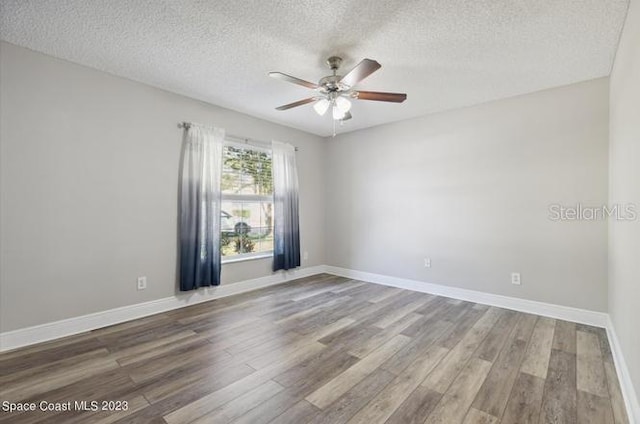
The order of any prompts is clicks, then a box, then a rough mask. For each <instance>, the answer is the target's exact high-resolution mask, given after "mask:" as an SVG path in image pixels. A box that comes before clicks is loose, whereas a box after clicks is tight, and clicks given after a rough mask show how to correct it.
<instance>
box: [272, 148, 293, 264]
mask: <svg viewBox="0 0 640 424" xmlns="http://www.w3.org/2000/svg"><path fill="white" fill-rule="evenodd" d="M272 149H273V151H272V158H271V160H272V174H273V201H274V205H273V209H274V221H273V226H274V229H273V234H274V240H273V270H274V271H277V270H279V269H291V268H295V267H298V266H300V223H299V218H298V170H297V168H296V152H295V148H294V147H293V146H291V145H290V144H286V143H280V142H278V141H273V142H272Z"/></svg>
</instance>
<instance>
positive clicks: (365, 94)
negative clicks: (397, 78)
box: [356, 91, 407, 103]
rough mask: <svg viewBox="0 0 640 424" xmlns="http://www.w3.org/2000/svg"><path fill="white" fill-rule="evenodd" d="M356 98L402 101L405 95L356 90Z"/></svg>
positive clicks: (405, 98) (405, 97)
mask: <svg viewBox="0 0 640 424" xmlns="http://www.w3.org/2000/svg"><path fill="white" fill-rule="evenodd" d="M356 98H357V99H358V100H376V101H378V102H394V103H402V102H404V101H405V100H407V95H406V94H405V93H383V92H380V91H356Z"/></svg>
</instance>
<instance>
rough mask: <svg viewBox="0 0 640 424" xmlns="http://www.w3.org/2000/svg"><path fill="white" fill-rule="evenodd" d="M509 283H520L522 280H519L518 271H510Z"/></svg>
mask: <svg viewBox="0 0 640 424" xmlns="http://www.w3.org/2000/svg"><path fill="white" fill-rule="evenodd" d="M511 284H515V285H518V286H519V285H520V284H522V281H521V280H520V273H519V272H512V273H511Z"/></svg>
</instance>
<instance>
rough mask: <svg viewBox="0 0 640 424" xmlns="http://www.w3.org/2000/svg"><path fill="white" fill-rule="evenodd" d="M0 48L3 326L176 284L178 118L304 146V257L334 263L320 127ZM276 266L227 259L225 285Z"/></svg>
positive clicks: (143, 297)
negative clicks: (306, 127)
mask: <svg viewBox="0 0 640 424" xmlns="http://www.w3.org/2000/svg"><path fill="white" fill-rule="evenodd" d="M0 55H1V56H0V66H1V67H0V90H1V92H2V96H1V104H0V127H1V130H0V141H1V145H0V155H1V162H0V170H1V171H0V172H1V174H0V183H1V186H0V188H1V190H0V192H1V197H0V207H1V210H0V216H1V220H0V235H1V238H0V248H1V254H0V268H1V270H0V291H1V293H0V294H1V296H0V331H9V330H13V329H17V328H22V327H27V326H31V325H36V324H41V323H45V322H50V321H55V320H59V319H63V318H68V317H73V316H78V315H83V314H87V313H91V312H97V311H102V310H106V309H110V308H115V307H119V306H125V305H130V304H135V303H140V302H144V301H149V300H153V299H159V298H164V297H168V296H172V295H174V293H175V291H176V283H175V277H174V276H175V264H176V261H175V257H176V196H177V183H178V164H179V157H180V143H181V130H179V129H178V128H177V127H176V124H177V122H178V121H183V120H189V121H195V122H200V123H204V124H211V125H217V126H220V127H224V128H226V129H227V131H228V132H229V133H232V134H238V135H243V136H248V137H254V138H258V139H264V140H270V139H272V138H275V139H278V140H282V141H287V142H291V143H292V144H295V145H297V146H299V147H300V151H299V152H298V161H299V169H300V175H299V178H300V188H301V194H300V212H301V238H302V249H303V250H306V251H308V252H309V259H308V260H307V261H305V262H304V263H303V266H312V265H320V264H324V263H325V258H324V199H323V196H324V169H325V166H324V140H323V139H322V138H320V137H317V136H313V135H310V134H307V133H304V132H301V131H297V130H293V129H290V128H287V127H283V126H280V125H276V124H272V123H269V122H266V121H263V120H259V119H256V118H252V117H249V116H247V115H243V114H240V113H236V112H233V111H230V110H226V109H222V108H219V107H216V106H212V105H210V104H205V103H202V102H198V101H194V100H191V99H188V98H185V97H181V96H178V95H175V94H170V93H167V92H165V91H161V90H158V89H155V88H152V87H149V86H146V85H143V84H139V83H136V82H132V81H129V80H126V79H122V78H117V77H114V76H111V75H108V74H106V73H103V72H99V71H96V70H93V69H90V68H86V67H83V66H79V65H75V64H72V63H69V62H65V61H62V60H58V59H55V58H52V57H49V56H45V55H42V54H39V53H35V52H33V51H30V50H26V49H23V48H20V47H17V46H14V45H11V44H7V43H4V42H3V43H2V44H0ZM215 83H216V82H215V81H212V84H215ZM270 266H271V261H270V260H269V259H263V260H255V261H250V262H242V263H236V264H229V265H225V266H224V267H223V271H222V274H223V284H228V283H232V282H235V281H240V280H246V279H250V278H255V277H260V276H264V275H269V274H271V271H270ZM139 275H146V276H147V277H148V288H147V290H144V291H137V290H136V287H135V284H136V278H137V276H139Z"/></svg>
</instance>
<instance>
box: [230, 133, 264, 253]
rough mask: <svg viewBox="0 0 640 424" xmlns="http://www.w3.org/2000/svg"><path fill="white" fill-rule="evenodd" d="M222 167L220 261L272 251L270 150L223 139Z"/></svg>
mask: <svg viewBox="0 0 640 424" xmlns="http://www.w3.org/2000/svg"><path fill="white" fill-rule="evenodd" d="M223 157H224V160H223V167H222V183H221V188H222V211H221V217H220V218H221V228H222V235H221V238H220V240H221V245H222V246H221V251H222V261H223V262H225V261H229V260H232V259H241V258H251V257H256V256H264V255H267V254H270V253H271V252H273V177H272V175H271V151H269V150H267V149H260V148H258V147H253V146H244V145H241V144H234V143H231V142H225V146H224V150H223Z"/></svg>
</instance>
